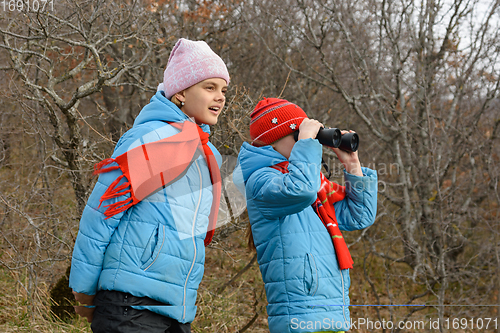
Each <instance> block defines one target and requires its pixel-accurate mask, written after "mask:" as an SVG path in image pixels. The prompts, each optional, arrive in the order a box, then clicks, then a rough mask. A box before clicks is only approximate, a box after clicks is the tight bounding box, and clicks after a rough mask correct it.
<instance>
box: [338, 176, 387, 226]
mask: <svg viewBox="0 0 500 333" xmlns="http://www.w3.org/2000/svg"><path fill="white" fill-rule="evenodd" d="M361 169H362V172H363V177H360V176H355V175H351V174H350V173H348V172H344V179H345V189H346V197H345V198H344V200H342V201H339V202H336V203H334V204H333V207H334V208H335V216H336V217H337V222H338V224H339V228H340V230H348V231H352V230H359V229H364V228H366V227H369V226H370V225H372V224H373V222H374V221H375V216H376V215H377V186H378V183H377V172H376V171H374V170H371V169H368V168H361Z"/></svg>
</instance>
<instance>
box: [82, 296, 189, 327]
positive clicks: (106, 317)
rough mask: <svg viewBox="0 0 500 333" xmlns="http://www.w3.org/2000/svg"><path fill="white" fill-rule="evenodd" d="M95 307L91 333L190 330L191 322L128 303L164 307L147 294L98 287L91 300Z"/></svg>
mask: <svg viewBox="0 0 500 333" xmlns="http://www.w3.org/2000/svg"><path fill="white" fill-rule="evenodd" d="M94 304H95V306H96V308H95V311H94V318H93V320H92V324H91V328H92V332H94V333H190V332H191V324H189V323H187V324H181V323H179V322H178V321H177V320H175V319H172V318H168V317H165V316H162V315H159V314H157V313H154V312H151V311H148V310H136V309H134V308H132V307H131V305H159V306H165V305H164V304H161V303H159V302H157V301H154V300H152V299H150V298H148V297H135V296H132V295H131V294H128V293H122V292H119V291H109V290H101V291H99V292H97V295H96V297H95V299H94Z"/></svg>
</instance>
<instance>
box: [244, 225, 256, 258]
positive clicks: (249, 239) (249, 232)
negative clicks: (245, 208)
mask: <svg viewBox="0 0 500 333" xmlns="http://www.w3.org/2000/svg"><path fill="white" fill-rule="evenodd" d="M246 234H247V242H248V251H249V252H252V251H257V249H256V248H255V244H254V242H253V234H252V226H251V225H250V223H248V226H247V232H246Z"/></svg>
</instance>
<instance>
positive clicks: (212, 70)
mask: <svg viewBox="0 0 500 333" xmlns="http://www.w3.org/2000/svg"><path fill="white" fill-rule="evenodd" d="M211 78H221V79H224V80H225V81H226V82H227V84H229V80H230V79H229V72H228V71H227V67H226V64H225V63H224V61H223V60H222V59H221V58H220V57H219V56H218V55H217V54H216V53H215V52H214V51H212V49H211V48H210V46H208V44H207V43H205V42H203V41H191V40H188V39H185V38H181V39H179V40H178V41H177V43H175V46H174V48H173V49H172V52H171V53H170V57H169V58H168V62H167V67H166V68H165V72H164V73H163V85H160V87H159V89H160V88H162V90H163V91H164V92H165V97H167V99H170V98H171V97H172V96H173V95H175V94H176V93H178V92H180V91H183V90H184V89H187V88H189V87H191V86H192V85H195V84H197V83H199V82H201V81H203V80H206V79H211Z"/></svg>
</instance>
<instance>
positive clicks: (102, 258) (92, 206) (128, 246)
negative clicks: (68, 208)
mask: <svg viewBox="0 0 500 333" xmlns="http://www.w3.org/2000/svg"><path fill="white" fill-rule="evenodd" d="M167 121H168V122H182V121H191V120H190V119H189V118H188V117H187V116H186V115H185V114H184V113H183V112H182V111H181V110H180V109H179V108H177V106H175V105H174V104H173V103H172V102H170V101H169V100H167V99H166V98H165V97H164V96H163V94H162V93H161V92H158V93H156V95H154V96H153V97H152V98H151V101H150V103H149V104H148V105H146V106H145V107H144V108H143V110H142V111H141V112H140V114H139V115H138V117H137V118H136V120H135V122H134V126H133V127H132V128H131V129H130V130H129V131H127V132H126V133H125V134H124V135H123V136H122V137H121V138H120V140H119V142H118V144H117V145H116V147H115V151H114V153H113V157H116V156H118V155H121V154H123V153H125V152H126V151H128V150H130V149H132V148H135V147H137V146H140V145H142V144H144V143H148V142H153V141H157V140H161V139H164V138H166V137H169V136H171V135H173V134H175V133H177V132H178V131H177V130H176V129H175V128H174V127H172V126H171V125H169V124H167V123H166V122H167ZM202 128H203V130H204V131H205V132H207V133H209V127H208V126H207V125H203V126H202ZM209 145H210V143H209ZM210 148H211V149H212V151H213V152H214V155H215V156H216V158H217V161H218V163H219V165H220V164H221V155H220V154H219V152H218V151H217V150H216V149H215V147H214V146H213V145H210ZM121 174H122V173H121V171H120V170H115V171H111V172H107V173H103V174H102V175H100V176H99V179H98V181H97V183H96V185H95V187H94V190H93V192H92V194H91V195H90V198H89V200H88V202H87V205H86V207H85V209H84V212H83V215H82V218H81V221H80V229H79V232H78V237H77V239H76V243H75V248H74V250H73V260H72V263H71V275H70V287H71V288H72V289H73V290H75V291H76V292H80V293H84V294H88V295H94V294H95V293H96V292H97V291H98V290H116V291H122V292H128V293H131V294H132V295H134V296H138V297H144V296H146V297H149V298H152V299H155V300H158V301H160V302H162V303H164V304H168V305H170V306H155V307H149V308H148V309H149V310H151V311H154V312H156V313H159V314H162V315H165V316H168V317H170V318H173V319H176V320H177V321H179V322H182V323H186V322H191V321H193V319H194V317H195V314H196V306H195V301H196V294H197V290H198V285H199V284H200V281H201V279H202V277H203V271H204V263H205V246H204V243H203V242H204V239H205V235H206V231H207V227H208V216H209V214H210V207H211V205H212V183H211V180H210V173H209V170H208V167H207V164H206V161H205V159H204V157H203V156H202V155H200V156H199V157H198V158H197V159H196V160H195V161H194V162H193V163H192V164H191V165H190V167H189V169H188V170H187V172H186V174H185V175H184V176H182V178H180V179H179V180H177V181H176V182H175V183H173V184H171V185H169V186H167V187H165V188H162V189H160V190H158V191H157V192H155V193H153V194H152V195H150V196H149V197H147V198H146V199H144V200H143V201H141V202H139V203H138V204H136V205H135V206H132V207H131V208H129V209H128V210H127V211H125V212H123V213H120V214H117V215H115V216H113V217H111V218H109V219H107V220H106V219H105V216H104V215H103V213H104V211H105V210H106V208H105V207H104V206H105V205H107V204H111V203H113V202H116V201H120V200H123V199H124V198H126V197H124V196H122V197H120V198H116V199H110V200H106V201H105V202H104V203H103V205H102V206H101V207H100V208H98V206H99V200H100V198H101V196H102V194H103V193H104V191H105V190H106V189H107V188H108V186H109V185H110V184H111V183H112V182H113V181H114V180H115V179H116V178H117V177H118V176H119V175H121Z"/></svg>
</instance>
